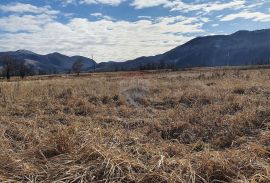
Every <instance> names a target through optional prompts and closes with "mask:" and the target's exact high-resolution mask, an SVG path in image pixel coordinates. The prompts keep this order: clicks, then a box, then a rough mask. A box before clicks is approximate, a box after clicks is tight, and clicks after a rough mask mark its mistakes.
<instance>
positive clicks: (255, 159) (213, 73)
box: [0, 68, 270, 183]
mask: <svg viewBox="0 0 270 183" xmlns="http://www.w3.org/2000/svg"><path fill="white" fill-rule="evenodd" d="M0 125H1V128H0V134H1V137H0V182H33V183H34V182H78V183H82V182H142V183H151V182H153V183H155V182H164V183H165V182H168V183H173V182H179V183H208V182H209V183H213V182H216V183H224V182H237V183H257V182H259V183H268V182H270V69H263V68H260V69H246V70H241V69H227V70H225V69H201V70H188V71H176V72H169V71H160V72H130V73H129V72H116V73H94V74H85V75H81V76H78V77H77V76H72V75H67V76H54V77H29V78H26V79H24V80H19V79H18V80H17V79H13V80H11V81H9V82H7V81H5V80H2V81H0Z"/></svg>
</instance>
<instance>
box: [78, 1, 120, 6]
mask: <svg viewBox="0 0 270 183" xmlns="http://www.w3.org/2000/svg"><path fill="white" fill-rule="evenodd" d="M124 1H125V0H80V1H79V3H81V4H106V5H112V6H117V5H119V4H120V3H122V2H124Z"/></svg>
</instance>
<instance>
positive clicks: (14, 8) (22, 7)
mask: <svg viewBox="0 0 270 183" xmlns="http://www.w3.org/2000/svg"><path fill="white" fill-rule="evenodd" d="M0 11H3V12H13V13H35V14H41V13H44V14H49V15H55V14H58V13H59V11H56V10H52V9H51V7H50V6H44V7H37V6H33V5H31V4H23V3H10V4H7V5H0Z"/></svg>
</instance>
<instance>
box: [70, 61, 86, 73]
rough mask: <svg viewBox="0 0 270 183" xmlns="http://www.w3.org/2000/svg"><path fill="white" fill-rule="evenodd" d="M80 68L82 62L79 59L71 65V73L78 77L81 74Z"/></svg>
mask: <svg viewBox="0 0 270 183" xmlns="http://www.w3.org/2000/svg"><path fill="white" fill-rule="evenodd" d="M82 67H83V62H82V60H81V59H78V60H77V61H75V62H74V63H73V65H72V71H73V72H74V73H76V74H77V75H78V76H79V75H80V73H81V70H82Z"/></svg>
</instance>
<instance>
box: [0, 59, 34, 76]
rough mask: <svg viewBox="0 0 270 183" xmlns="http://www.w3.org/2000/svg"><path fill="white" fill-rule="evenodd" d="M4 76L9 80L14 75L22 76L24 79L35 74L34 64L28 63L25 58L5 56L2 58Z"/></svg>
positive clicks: (2, 73)
mask: <svg viewBox="0 0 270 183" xmlns="http://www.w3.org/2000/svg"><path fill="white" fill-rule="evenodd" d="M0 62H1V65H2V69H1V75H2V77H5V78H7V79H8V80H9V79H10V78H11V77H12V76H20V77H21V78H22V79H24V78H25V77H26V76H31V75H35V69H34V67H33V66H32V65H27V64H26V62H25V61H24V60H18V59H15V58H13V57H10V56H4V57H2V58H1V60H0Z"/></svg>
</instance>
